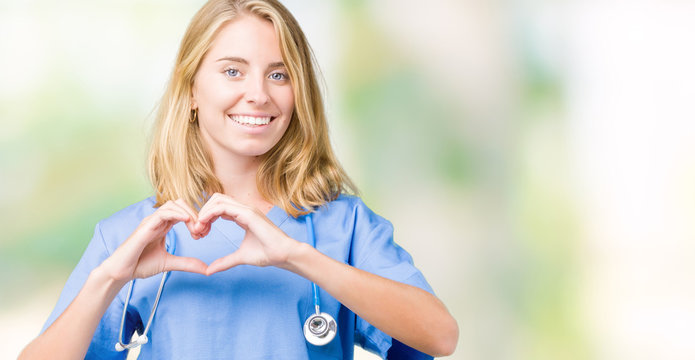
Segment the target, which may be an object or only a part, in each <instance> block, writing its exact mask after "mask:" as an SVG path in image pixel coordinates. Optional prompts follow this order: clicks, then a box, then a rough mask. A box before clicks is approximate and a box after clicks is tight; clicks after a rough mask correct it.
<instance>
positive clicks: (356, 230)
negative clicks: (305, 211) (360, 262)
mask: <svg viewBox="0 0 695 360" xmlns="http://www.w3.org/2000/svg"><path fill="white" fill-rule="evenodd" d="M314 217H315V219H316V220H315V222H314V223H315V224H319V225H316V226H320V227H322V228H323V229H325V230H326V231H329V232H331V233H334V234H343V235H342V236H347V237H348V238H351V239H352V240H353V241H356V240H358V239H360V238H366V237H368V236H369V234H370V233H373V232H375V231H376V232H384V233H392V232H393V226H392V225H391V222H389V221H388V220H386V219H385V218H383V217H382V216H381V215H379V214H377V213H376V212H374V211H373V210H372V209H370V208H369V207H368V206H367V205H366V204H365V203H364V201H363V200H362V199H361V198H359V197H357V196H354V195H346V194H341V195H340V196H338V198H337V199H335V200H333V201H330V202H328V203H326V204H324V205H323V206H321V207H319V208H318V209H317V210H316V211H315V213H314ZM353 245H354V244H353Z"/></svg>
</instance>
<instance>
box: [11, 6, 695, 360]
mask: <svg viewBox="0 0 695 360" xmlns="http://www.w3.org/2000/svg"><path fill="white" fill-rule="evenodd" d="M202 3H203V1H193V0H190V1H178V2H175V3H172V2H169V1H154V0H152V1H135V0H127V1H106V0H94V1H86V0H65V1H61V2H54V1H46V0H34V1H11V0H0V121H1V124H2V127H1V128H0V185H1V186H0V228H2V229H3V230H4V231H3V235H2V236H0V306H1V308H0V338H3V339H5V340H4V341H3V342H4V343H6V344H9V346H4V347H3V348H2V349H0V357H2V358H12V357H15V356H16V355H17V354H18V353H19V351H20V350H21V348H22V347H23V346H24V345H25V344H26V343H28V342H29V341H30V340H31V339H32V338H33V337H34V336H36V334H37V333H38V331H39V330H40V328H41V326H42V324H43V322H44V321H45V319H46V317H47V316H48V314H49V312H50V311H51V309H52V307H53V305H54V303H55V301H56V300H57V297H58V295H59V292H60V289H61V287H62V284H63V283H64V281H65V279H66V278H67V276H68V274H69V272H70V271H71V269H72V268H73V267H74V265H75V264H76V262H77V261H78V260H79V258H80V256H81V253H82V251H83V250H84V248H85V246H86V244H87V242H88V241H89V239H90V238H91V236H92V232H93V229H94V225H95V224H96V222H97V221H99V220H100V219H103V218H105V217H107V216H109V215H110V214H112V213H114V212H115V211H117V210H119V209H121V208H123V207H125V206H127V205H129V204H131V203H134V202H136V201H139V200H141V199H142V198H144V197H147V196H150V195H151V194H152V191H151V189H150V186H149V183H148V180H147V178H146V171H145V152H146V139H147V134H148V131H149V126H150V122H151V120H152V112H153V110H154V108H155V106H156V104H157V102H158V100H159V97H160V95H161V93H162V91H163V89H164V86H165V82H166V80H167V78H168V75H169V72H170V70H171V66H172V64H173V59H174V56H175V53H176V50H177V46H178V42H179V41H180V38H181V36H182V35H183V32H184V31H185V28H186V26H187V24H188V22H189V20H190V18H191V17H192V15H193V14H194V13H195V11H196V10H197V9H198V8H199V7H200V6H201V5H202ZM284 3H285V4H286V5H287V6H288V8H290V10H291V11H292V12H293V13H294V14H295V16H296V17H297V18H298V20H299V22H300V24H302V26H303V28H304V31H305V32H306V34H307V36H308V38H309V41H310V43H311V44H312V46H313V48H314V51H315V53H316V55H317V58H318V61H319V64H320V65H321V67H322V70H323V75H324V77H325V80H326V81H325V83H326V89H325V91H326V101H327V106H328V115H329V119H330V125H331V136H332V139H333V143H334V146H335V148H336V151H337V153H338V155H339V158H340V159H341V161H342V162H343V164H344V165H345V167H346V168H347V170H348V172H349V173H350V174H351V175H352V176H353V179H354V180H355V181H356V183H357V185H358V187H359V188H360V189H361V191H362V196H363V198H364V199H365V201H366V203H367V204H368V205H369V206H370V207H371V208H372V209H374V210H375V211H377V212H378V213H380V214H381V215H383V216H384V217H386V218H388V219H389V220H391V221H392V222H393V223H394V226H395V229H396V240H397V242H398V243H399V244H401V245H402V246H403V247H404V248H406V249H407V250H409V251H410V252H411V254H412V255H413V256H414V259H415V262H416V265H417V266H418V267H419V268H420V269H421V270H422V271H423V272H424V274H425V276H426V277H427V278H428V280H429V281H430V283H431V284H432V286H433V288H434V289H435V291H436V293H437V295H438V296H439V297H440V298H441V299H442V300H443V301H444V303H445V304H446V305H447V306H448V307H449V309H450V311H451V312H452V314H453V315H454V317H456V319H457V320H458V322H459V326H460V329H461V335H460V341H459V346H458V348H457V351H456V353H455V354H454V355H453V356H452V357H451V358H455V359H534V360H535V359H541V360H543V359H548V360H550V359H692V357H693V354H695V341H692V339H693V338H694V337H695V305H693V304H695V301H694V300H695V285H694V284H695V282H694V281H693V280H695V279H693V276H692V274H693V271H694V270H695V266H694V265H692V264H693V263H695V262H694V260H695V256H694V255H693V254H695V245H694V244H693V241H692V239H693V235H695V226H694V225H693V224H695V222H693V221H692V219H693V215H695V206H694V201H693V200H695V190H694V189H693V185H692V184H693V183H694V180H695V160H694V158H693V155H692V154H693V153H695V152H694V150H695V145H693V144H695V122H694V121H695V116H694V115H695V110H694V109H693V107H692V101H693V98H694V96H695V85H693V84H695V70H693V67H692V64H693V63H695V45H693V44H694V42H693V41H692V39H691V37H692V36H691V35H692V34H693V33H695V25H693V24H692V21H691V20H692V18H695V17H694V16H693V15H695V5H694V4H691V3H689V2H678V1H670V2H663V1H656V0H651V1H641V2H637V3H625V2H620V1H617V0H607V1H604V2H581V1H569V0H566V1H563V0H559V1H551V0H512V1H474V0H458V1H457V0H432V1H429V2H427V3H424V2H419V1H397V0H374V1H365V0H286V1H284ZM357 357H358V358H368V357H369V356H368V355H366V354H362V353H360V354H358V355H357Z"/></svg>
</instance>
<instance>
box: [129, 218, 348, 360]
mask: <svg viewBox="0 0 695 360" xmlns="http://www.w3.org/2000/svg"><path fill="white" fill-rule="evenodd" d="M305 223H306V231H307V238H308V241H309V242H310V244H311V246H312V247H313V248H316V236H315V234H314V222H313V219H312V216H311V213H309V214H307V215H306V216H305ZM167 239H168V237H167ZM166 245H167V250H170V251H169V252H170V253H171V254H172V255H174V252H175V251H176V241H175V239H172V240H171V242H167V244H166ZM168 277H169V272H168V271H165V272H163V273H162V280H161V282H160V283H159V289H158V290H157V296H156V297H155V299H154V303H153V304H152V311H150V317H149V318H148V319H147V325H145V329H144V330H143V332H142V335H140V337H139V338H138V339H137V340H135V341H131V342H129V343H128V344H126V343H125V342H123V329H124V327H125V317H126V313H127V309H128V304H129V303H130V297H131V296H132V294H133V286H134V284H135V279H133V280H131V281H130V285H129V286H128V292H127V294H126V298H125V303H124V304H123V313H122V314H121V326H120V330H119V331H118V343H116V350H118V351H123V350H126V349H132V348H135V347H138V346H140V345H143V344H145V343H147V342H148V337H147V333H148V332H149V330H150V326H151V325H152V320H153V319H154V314H155V312H156V311H157V306H158V305H159V299H160V297H161V296H162V290H163V289H164V283H165V282H166V280H167V278H168ZM311 287H312V291H313V293H314V310H315V312H316V314H314V315H312V316H310V317H309V318H308V319H307V321H306V322H305V324H304V328H305V330H304V333H305V337H306V338H307V341H309V342H310V343H312V344H314V345H324V344H326V343H328V342H330V341H331V340H332V339H333V337H334V336H335V333H336V330H337V329H336V326H335V320H334V319H333V317H331V316H330V315H329V314H327V313H322V312H321V298H320V297H319V287H318V285H316V283H315V282H313V281H312V282H311ZM314 318H321V319H322V320H323V321H324V322H325V325H326V330H324V331H323V333H322V334H313V335H309V334H307V329H308V326H309V322H310V320H312V319H314ZM310 332H313V330H312V331H310Z"/></svg>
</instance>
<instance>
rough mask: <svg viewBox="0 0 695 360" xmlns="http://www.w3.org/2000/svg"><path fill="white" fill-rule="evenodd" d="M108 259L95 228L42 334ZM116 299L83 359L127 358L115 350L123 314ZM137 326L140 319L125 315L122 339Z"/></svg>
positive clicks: (123, 353) (103, 318)
mask: <svg viewBox="0 0 695 360" xmlns="http://www.w3.org/2000/svg"><path fill="white" fill-rule="evenodd" d="M109 256H110V254H109V252H108V249H107V247H106V245H105V242H104V238H103V235H102V234H101V227H100V224H97V226H96V228H95V230H94V236H93V237H92V240H91V241H90V242H89V245H87V249H86V250H85V252H84V254H83V255H82V258H81V259H80V261H79V263H78V264H77V266H76V267H75V269H74V270H73V271H72V273H71V274H70V277H68V280H67V282H66V283H65V286H64V287H63V291H62V292H61V294H60V297H59V299H58V303H57V304H56V306H55V308H54V309H53V311H52V312H51V315H50V316H49V317H48V320H46V323H45V324H44V326H43V328H42V329H41V333H43V332H44V331H46V329H48V327H49V326H51V324H53V322H54V321H55V320H56V319H57V318H58V317H59V316H60V314H62V313H63V311H65V309H66V308H67V307H68V305H70V303H71V302H72V301H73V299H74V298H75V297H76V296H77V294H78V293H79V292H80V290H81V289H82V287H83V285H84V283H85V282H86V281H87V277H88V276H89V274H90V273H91V272H92V270H93V269H94V268H96V267H97V266H99V265H100V264H101V263H102V262H103V261H104V260H105V259H106V258H108V257H109ZM121 292H122V290H121ZM119 295H120V294H119ZM119 295H117V296H116V297H115V298H114V300H113V301H112V302H111V304H110V305H109V307H108V308H107V309H106V312H105V313H104V316H103V317H102V319H101V321H100V322H99V325H98V326H97V329H96V331H95V333H94V337H93V338H92V342H91V344H90V346H89V349H88V350H87V355H86V356H85V359H125V358H126V356H127V353H126V352H117V351H116V350H115V348H114V346H115V344H116V342H117V341H118V332H119V330H120V325H121V315H122V312H123V300H122V299H121V297H120V296H119ZM138 326H139V316H137V315H136V314H133V313H132V312H129V313H128V314H127V315H126V324H125V329H124V330H123V333H124V334H128V336H125V335H124V337H126V338H127V339H130V336H129V335H132V334H133V332H134V331H135V329H136V327H138Z"/></svg>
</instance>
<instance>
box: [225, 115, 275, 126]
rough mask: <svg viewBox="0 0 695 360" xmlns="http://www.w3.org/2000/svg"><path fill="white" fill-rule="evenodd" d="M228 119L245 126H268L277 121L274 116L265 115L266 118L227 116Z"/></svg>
mask: <svg viewBox="0 0 695 360" xmlns="http://www.w3.org/2000/svg"><path fill="white" fill-rule="evenodd" d="M227 117H228V118H229V119H230V120H232V121H234V122H236V123H238V124H241V125H245V126H263V125H268V124H269V123H270V122H271V121H272V120H274V119H275V117H274V116H269V115H267V116H266V115H264V116H254V115H227Z"/></svg>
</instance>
